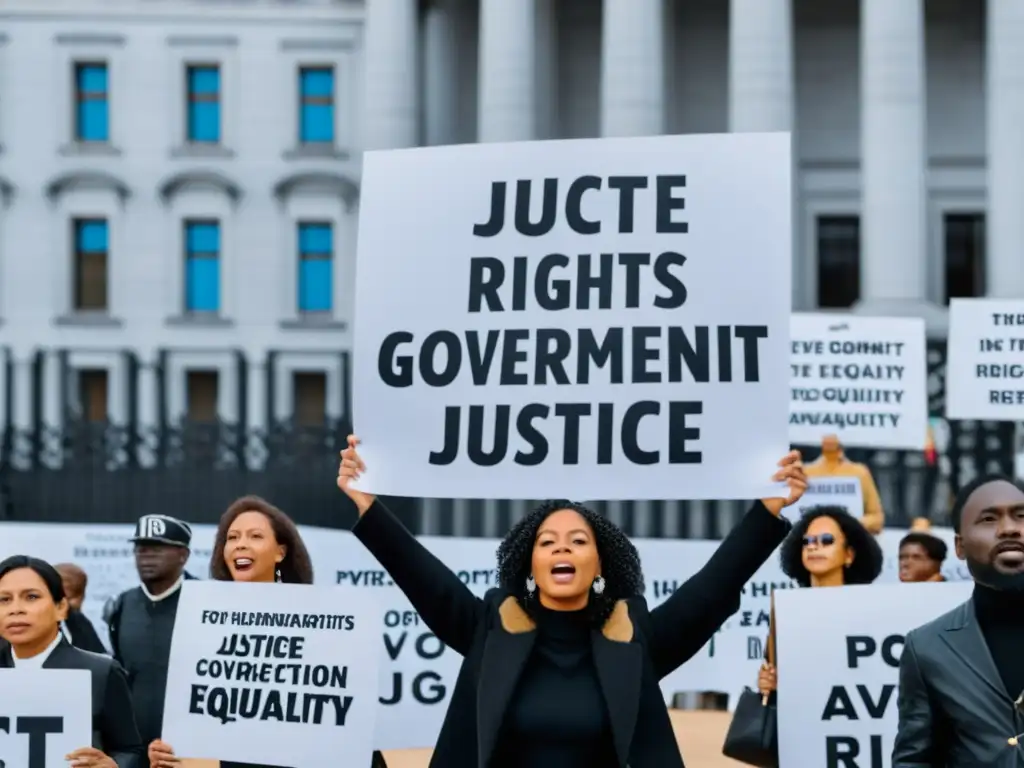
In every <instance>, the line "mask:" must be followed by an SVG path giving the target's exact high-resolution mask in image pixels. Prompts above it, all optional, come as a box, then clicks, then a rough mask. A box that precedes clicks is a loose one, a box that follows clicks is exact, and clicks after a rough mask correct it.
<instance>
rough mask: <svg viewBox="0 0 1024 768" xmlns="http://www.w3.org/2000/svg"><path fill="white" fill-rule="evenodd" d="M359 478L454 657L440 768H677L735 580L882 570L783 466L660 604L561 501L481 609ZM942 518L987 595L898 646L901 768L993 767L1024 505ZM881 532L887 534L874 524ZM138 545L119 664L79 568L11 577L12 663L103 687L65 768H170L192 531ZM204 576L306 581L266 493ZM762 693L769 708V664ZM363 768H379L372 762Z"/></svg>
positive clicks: (959, 507) (13, 561)
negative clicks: (666, 687) (679, 730)
mask: <svg viewBox="0 0 1024 768" xmlns="http://www.w3.org/2000/svg"><path fill="white" fill-rule="evenodd" d="M837 456H838V461H839V462H842V461H845V459H843V457H842V452H841V448H839V449H838V454H833V455H831V456H830V457H828V458H826V461H829V462H831V464H829V471H830V472H833V471H834V470H835V468H836V466H837V464H836V461H837ZM364 470H365V466H364V465H363V463H362V459H361V458H360V456H359V453H358V441H357V440H356V439H355V438H350V440H349V447H348V448H347V449H346V450H345V451H343V453H342V458H341V463H340V467H339V472H338V478H337V484H338V486H339V488H341V490H343V491H344V492H345V493H346V494H347V495H348V496H349V498H350V499H351V500H352V501H353V502H354V503H355V506H356V508H357V510H358V513H359V517H358V521H357V523H356V525H355V526H354V528H353V533H354V534H355V536H356V537H357V539H359V540H360V541H361V542H362V543H363V544H364V545H365V546H366V547H367V549H368V550H369V551H370V552H371V553H372V554H373V555H374V556H375V557H376V558H377V559H378V561H379V562H380V563H381V565H382V566H383V567H384V568H385V569H386V570H387V571H388V572H389V574H390V575H391V577H392V578H393V579H394V581H395V583H396V584H397V586H398V587H399V588H400V589H401V590H402V591H403V592H404V593H405V595H406V596H407V597H408V599H409V600H410V602H412V604H413V606H414V607H415V608H416V610H417V611H418V612H419V614H420V616H421V617H422V619H423V620H424V622H425V623H426V624H427V626H428V627H429V628H430V629H431V631H433V632H434V634H435V635H436V636H437V637H438V638H439V639H440V640H442V641H443V642H444V643H445V644H446V645H447V646H449V647H450V648H452V649H453V650H454V651H456V652H457V653H459V654H460V655H461V656H462V657H463V663H462V667H461V669H460V672H459V676H458V680H457V683H456V685H455V687H454V689H453V695H452V700H451V702H450V705H449V708H448V712H447V714H446V717H445V720H444V725H443V727H442V730H441V733H440V735H439V737H438V741H437V744H436V747H435V751H434V755H435V757H434V758H433V762H432V764H433V765H438V766H446V765H462V764H466V765H481V766H487V768H531V767H533V766H545V767H546V766H550V765H564V766H567V768H572V766H583V765H586V766H593V768H604V766H608V768H612V766H622V765H627V764H628V765H629V766H631V768H645V767H650V768H654V766H658V768H661V766H669V767H670V766H673V765H675V766H678V767H679V768H682V765H683V763H682V759H681V757H680V756H679V752H678V748H677V746H676V739H675V735H674V734H673V732H672V728H671V723H670V721H669V720H668V716H667V713H666V710H665V707H664V703H663V698H662V694H661V691H660V688H659V685H658V683H659V681H660V680H661V679H662V678H663V677H665V676H666V675H667V674H669V673H670V672H672V671H673V670H674V669H676V668H677V667H678V666H680V665H681V664H683V663H685V661H686V660H687V659H689V658H691V657H692V656H693V655H694V654H695V653H697V652H698V651H699V650H700V649H701V648H702V647H703V646H704V645H705V643H706V642H707V641H708V640H709V639H710V638H711V636H712V635H713V634H714V632H715V631H716V630H717V629H718V628H719V627H720V626H721V624H722V623H724V621H725V620H726V619H727V618H728V617H729V616H731V615H732V614H733V613H735V611H736V610H737V609H738V607H739V601H740V595H741V592H742V589H743V587H744V585H745V584H746V583H747V582H748V580H749V579H750V578H752V576H753V575H754V573H755V572H756V571H757V570H758V568H760V566H761V565H762V564H763V563H764V562H765V561H766V560H767V559H768V558H769V557H770V556H771V555H772V553H773V552H775V551H776V550H777V551H778V553H779V557H780V562H781V566H782V570H783V571H784V573H785V574H786V575H787V576H788V577H789V578H791V579H792V580H793V581H794V582H795V583H796V584H797V585H798V586H800V587H803V588H818V587H843V586H850V585H863V584H870V583H872V582H874V581H875V579H876V578H877V577H878V575H879V574H880V572H881V569H882V551H881V548H880V547H879V544H878V542H877V541H876V538H875V536H874V535H872V534H873V530H872V529H871V528H870V527H869V521H864V520H861V519H858V518H856V517H854V516H852V515H851V514H850V513H849V512H848V511H847V510H846V509H844V508H842V507H839V506H822V507H814V508H812V509H810V510H808V511H806V512H805V514H803V515H802V516H801V517H800V518H799V519H798V520H797V521H796V522H795V523H794V524H791V523H789V522H787V521H786V520H785V518H784V517H783V516H781V512H782V509H783V508H784V507H787V506H790V505H792V504H794V503H796V502H797V501H798V500H799V499H800V498H801V496H802V494H803V492H804V490H806V488H807V474H806V472H805V469H804V467H803V464H802V462H801V460H800V456H799V453H797V452H793V453H791V454H789V455H788V456H786V457H785V458H784V459H783V460H782V461H781V462H780V468H779V472H778V474H777V475H776V478H775V479H776V480H782V481H786V482H787V484H788V486H789V496H788V498H786V499H781V498H779V499H764V500H762V501H760V502H757V503H755V504H754V505H753V507H752V508H751V509H750V510H749V511H748V513H747V514H746V515H745V516H744V518H743V519H742V521H741V522H740V523H739V524H738V525H737V526H736V528H735V529H734V531H733V532H732V533H730V535H729V536H728V537H727V538H726V539H725V540H724V541H723V542H722V543H721V545H720V546H719V549H718V550H717V552H716V553H715V555H714V556H713V557H712V558H711V559H710V560H709V562H708V563H707V564H706V565H705V566H704V567H703V568H702V569H701V570H700V571H699V572H698V573H697V574H696V575H695V576H694V577H692V578H691V579H690V580H688V581H687V582H686V583H685V584H684V585H683V586H682V587H680V588H679V589H678V590H677V591H676V592H675V593H674V594H673V596H672V597H670V598H669V599H668V600H667V601H665V602H664V603H663V604H661V605H659V606H657V607H656V608H653V609H649V608H648V606H647V604H646V602H645V600H644V598H643V594H644V579H643V573H642V570H641V567H640V560H639V556H638V554H637V550H636V548H635V547H634V545H633V544H632V543H631V542H630V540H629V538H628V537H627V536H626V535H625V534H624V533H623V532H622V531H621V530H620V529H619V528H617V527H616V526H615V525H614V524H612V523H611V522H609V521H608V520H607V519H606V518H604V517H602V516H600V515H598V514H596V513H595V512H593V511H592V510H591V509H590V508H588V507H586V506H584V505H582V504H579V503H576V502H570V501H565V500H561V501H559V500H555V501H549V502H546V503H544V504H542V505H540V506H539V507H538V508H536V509H535V510H534V511H533V512H532V513H531V514H529V515H528V516H527V517H525V518H524V519H522V520H521V521H520V522H518V523H517V524H516V525H515V526H514V527H513V528H512V529H511V530H510V532H509V533H508V534H507V535H506V537H505V538H504V539H503V541H502V542H501V544H500V546H499V549H498V553H497V558H498V577H499V586H498V587H497V588H495V589H492V590H491V591H489V592H488V593H487V594H486V595H485V596H484V597H483V598H478V597H476V596H475V595H473V594H472V592H470V590H469V589H468V588H467V587H466V586H465V585H464V584H463V583H462V581H461V580H460V579H459V578H458V577H457V576H456V575H455V574H454V573H452V572H451V570H450V569H449V568H448V567H447V566H446V565H444V564H443V563H442V562H441V561H440V560H438V559H437V558H436V557H434V556H433V555H432V554H430V553H429V552H428V551H427V550H426V549H425V548H424V547H423V546H422V545H421V544H420V543H419V542H418V541H417V540H416V538H415V537H414V536H413V535H412V534H410V533H409V532H408V531H407V530H406V529H405V528H404V527H403V526H402V524H401V523H400V522H399V521H398V520H397V518H395V517H394V515H393V514H392V513H391V512H390V511H389V510H388V509H387V508H386V507H385V506H384V505H383V504H382V503H381V501H380V500H379V499H377V498H376V497H374V496H372V495H369V494H366V493H362V492H360V491H358V490H356V488H354V487H353V482H352V481H353V479H354V478H357V477H358V476H359V475H360V474H361V473H362V472H363V471H364ZM850 471H851V472H852V471H853V470H850ZM878 510H879V511H878V515H879V516H880V515H881V508H880V507H879V508H878ZM952 522H953V527H954V531H955V533H956V554H957V556H958V557H959V558H961V559H963V560H965V561H966V563H967V567H968V569H969V571H970V573H971V575H972V576H973V578H974V581H975V590H974V593H973V596H972V598H971V599H970V600H969V601H968V602H967V603H965V604H964V605H961V606H960V607H958V608H957V609H956V610H954V611H952V612H950V613H949V614H947V615H945V616H942V617H940V618H938V619H936V620H935V621H933V622H932V623H930V624H928V625H926V626H924V627H921V628H919V629H917V630H914V631H913V632H911V633H910V634H909V635H908V636H907V640H906V647H905V651H904V654H903V658H902V662H901V671H900V686H899V694H898V696H899V735H898V737H897V740H896V746H895V749H894V753H893V763H892V765H893V768H919V767H920V766H924V765H949V766H964V767H965V768H966V766H973V765H977V764H997V760H998V759H999V757H1000V756H999V754H998V753H997V752H996V751H994V750H995V749H996V746H998V745H1002V746H1005V744H1006V742H1007V740H1009V741H1010V742H1011V743H1016V742H1015V740H1016V739H1017V738H1024V733H1021V732H1024V725H1022V723H1024V706H1022V704H1021V701H1022V700H1024V655H1022V654H1021V653H1020V648H1024V489H1022V488H1021V487H1020V485H1019V484H1017V483H1015V482H1014V481H1012V480H1010V479H1008V478H1002V477H984V478H980V479H978V480H976V481H975V482H973V483H971V484H969V485H968V486H966V487H965V488H963V489H962V490H961V492H960V494H959V495H958V497H957V499H956V500H955V503H954V505H953V509H952ZM872 525H874V527H875V528H880V525H881V523H880V519H879V518H875V523H872ZM131 541H132V542H133V544H134V552H135V564H136V569H137V572H138V576H139V579H140V584H139V586H137V587H135V588H132V589H129V590H127V591H125V592H124V593H122V594H120V595H118V596H117V597H116V598H114V599H112V600H111V601H109V602H108V604H107V605H106V606H105V609H104V620H105V622H106V623H107V629H108V632H109V639H110V646H111V648H112V656H113V658H111V656H109V655H106V654H105V652H104V649H103V645H102V643H101V642H100V639H99V636H98V635H97V633H96V631H95V629H94V628H93V626H92V624H91V623H90V622H89V620H88V619H87V618H86V617H85V616H84V615H83V614H82V613H81V605H82V601H83V600H84V598H85V594H86V591H87V587H88V580H87V577H86V574H85V573H84V571H83V570H82V569H81V568H79V567H78V566H75V565H74V564H70V563H61V564H58V565H56V566H51V565H49V564H48V563H46V562H44V561H41V560H38V559H35V558H31V557H27V556H15V557H11V558H8V559H7V560H5V561H3V562H2V563H0V635H2V638H0V668H4V667H15V668H24V667H36V668H38V667H43V668H48V669H84V670H87V671H89V672H90V673H91V675H92V692H93V695H92V707H93V712H92V715H93V723H94V728H93V738H92V743H91V744H89V745H82V747H81V748H80V749H78V750H76V751H75V752H74V753H72V754H71V755H70V756H69V760H71V761H72V764H73V765H76V766H81V767H83V768H88V767H90V766H91V767H93V768H114V767H116V768H144V767H145V766H150V767H151V768H172V766H177V765H179V764H180V758H178V757H177V756H176V755H175V754H174V750H173V748H172V746H171V745H169V744H167V743H165V742H164V741H163V740H162V739H161V731H162V724H163V707H164V697H165V692H166V686H167V670H168V663H169V657H170V645H171V636H172V634H173V629H174V623H175V618H176V613H177V607H178V599H179V597H180V592H181V586H182V584H183V583H184V581H185V580H188V579H191V578H193V577H192V576H191V575H190V574H189V573H188V572H187V571H186V564H187V562H188V559H189V554H190V546H191V543H192V529H191V527H190V526H189V524H188V523H187V522H185V521H182V520H178V519H175V518H173V517H168V516H165V515H146V516H144V517H142V518H141V519H140V520H139V521H138V523H137V524H136V528H135V533H134V535H133V536H132V538H131ZM947 555H948V548H947V546H946V544H945V543H944V542H943V541H942V540H941V539H939V538H938V537H936V536H933V535H931V534H930V533H927V532H924V531H912V532H910V533H908V534H907V535H905V536H904V537H903V539H902V540H901V541H900V545H899V578H900V581H902V582H906V583H910V582H940V581H942V580H943V579H942V576H941V568H942V565H943V562H944V561H945V559H946V557H947ZM209 575H210V577H211V578H213V579H216V580H220V581H242V582H254V583H275V582H281V583H294V584H312V583H313V568H312V564H311V562H310V558H309V555H308V552H307V550H306V547H305V545H304V543H303V541H302V537H301V536H300V534H299V531H298V529H297V527H296V526H295V524H294V523H293V522H292V520H291V519H290V518H289V517H288V516H287V515H286V514H285V513H284V512H282V511H281V510H279V509H277V508H276V507H274V506H273V505H272V504H270V503H269V502H267V501H265V500H263V499H261V498H259V497H255V496H247V497H244V498H242V499H239V500H238V501H236V502H235V503H233V504H232V505H231V506H230V507H229V508H228V509H227V511H226V512H225V513H224V514H223V515H222V517H221V519H220V522H219V524H218V527H217V531H216V535H215V540H214V548H213V554H212V559H211V562H210V574H209ZM768 646H769V647H771V643H769V644H768ZM757 686H758V689H759V690H760V691H761V692H762V693H763V694H764V695H765V696H766V697H767V700H770V701H771V702H773V703H774V693H775V691H776V687H777V672H776V669H775V667H774V665H773V664H772V663H769V660H766V663H765V664H764V665H763V666H762V668H761V670H760V673H759V676H758V681H757ZM1015 704H1016V709H1015ZM220 765H221V766H222V768H271V767H270V766H262V765H252V764H243V763H235V762H221V763H220ZM372 768H386V765H385V762H384V758H383V756H382V755H381V754H380V753H374V755H373V758H372Z"/></svg>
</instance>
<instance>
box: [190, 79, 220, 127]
mask: <svg viewBox="0 0 1024 768" xmlns="http://www.w3.org/2000/svg"><path fill="white" fill-rule="evenodd" d="M187 79H188V125H187V126H186V130H187V136H188V140H189V141H192V142H196V143H203V144H218V143H220V67H218V66H215V65H204V66H191V67H189V68H188V71H187Z"/></svg>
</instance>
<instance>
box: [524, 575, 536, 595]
mask: <svg viewBox="0 0 1024 768" xmlns="http://www.w3.org/2000/svg"><path fill="white" fill-rule="evenodd" d="M536 591H537V582H536V581H534V580H533V576H532V575H530V576H527V577H526V596H527V597H533V593H534V592H536Z"/></svg>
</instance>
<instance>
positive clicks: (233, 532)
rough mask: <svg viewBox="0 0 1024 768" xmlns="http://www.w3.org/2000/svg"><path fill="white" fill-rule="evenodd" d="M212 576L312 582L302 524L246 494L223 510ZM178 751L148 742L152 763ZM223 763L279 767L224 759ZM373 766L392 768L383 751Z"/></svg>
mask: <svg viewBox="0 0 1024 768" xmlns="http://www.w3.org/2000/svg"><path fill="white" fill-rule="evenodd" d="M210 578H212V579H215V580H216V581H247V582H251V583H256V584H266V583H272V582H278V583H283V584H312V583H313V563H312V561H311V560H310V558H309V552H308V551H307V549H306V545H305V544H304V543H303V541H302V536H301V535H300V534H299V529H298V527H296V525H295V523H294V522H293V521H292V519H291V518H290V517H288V515H286V514H285V513H284V512H282V511H281V510H280V509H278V508H277V507H275V506H274V505H273V504H271V503H270V502H269V501H267V500H265V499H262V498H260V497H259V496H243V497H242V498H240V499H238V500H237V501H235V502H234V503H233V504H232V505H231V506H230V507H228V508H227V511H226V512H224V514H223V515H221V518H220V524H219V525H218V526H217V534H216V536H215V537H214V541H213V555H212V557H211V558H210ZM180 762H181V761H180V758H178V757H176V756H175V754H174V750H173V749H172V748H171V746H170V745H169V744H167V743H166V742H164V741H162V740H160V739H157V740H156V741H154V742H152V743H151V744H150V745H149V763H150V766H151V767H152V768H174V766H177V765H178V764H179V763H180ZM220 768H277V766H265V765H254V764H251V763H234V762H224V761H221V764H220ZM371 768H387V765H386V764H385V762H384V757H383V756H382V755H381V754H380V752H374V753H373V762H372V764H371Z"/></svg>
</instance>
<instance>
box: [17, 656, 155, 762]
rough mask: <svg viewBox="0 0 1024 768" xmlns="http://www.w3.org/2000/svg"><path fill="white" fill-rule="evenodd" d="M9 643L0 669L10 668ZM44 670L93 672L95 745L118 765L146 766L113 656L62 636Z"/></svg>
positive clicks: (129, 700) (124, 685)
mask: <svg viewBox="0 0 1024 768" xmlns="http://www.w3.org/2000/svg"><path fill="white" fill-rule="evenodd" d="M13 666H14V661H13V659H12V658H11V649H10V646H7V647H6V648H3V649H2V650H0V668H11V667H13ZM43 669H84V670H87V671H88V672H90V673H91V675H92V744H82V745H81V746H83V747H88V746H92V747H95V748H96V749H99V750H101V751H102V752H104V753H105V754H106V755H107V756H108V757H110V758H112V759H113V760H114V762H116V763H117V765H118V768H147V766H148V761H147V760H146V748H145V746H144V745H143V744H142V738H141V737H140V736H139V729H138V728H137V727H136V725H135V714H134V712H133V711H132V695H131V692H130V691H129V690H128V680H127V679H126V678H125V674H124V671H123V670H122V669H121V667H120V666H119V665H118V663H117V662H116V661H114V660H113V659H112V658H111V657H110V656H105V655H102V654H98V653H90V652H89V651H83V650H81V649H80V648H75V647H74V646H73V645H71V644H70V643H68V641H67V640H65V639H64V638H63V637H62V638H61V641H60V643H58V644H57V647H56V648H54V649H53V652H52V653H51V654H50V656H49V658H47V659H46V661H45V662H43Z"/></svg>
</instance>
